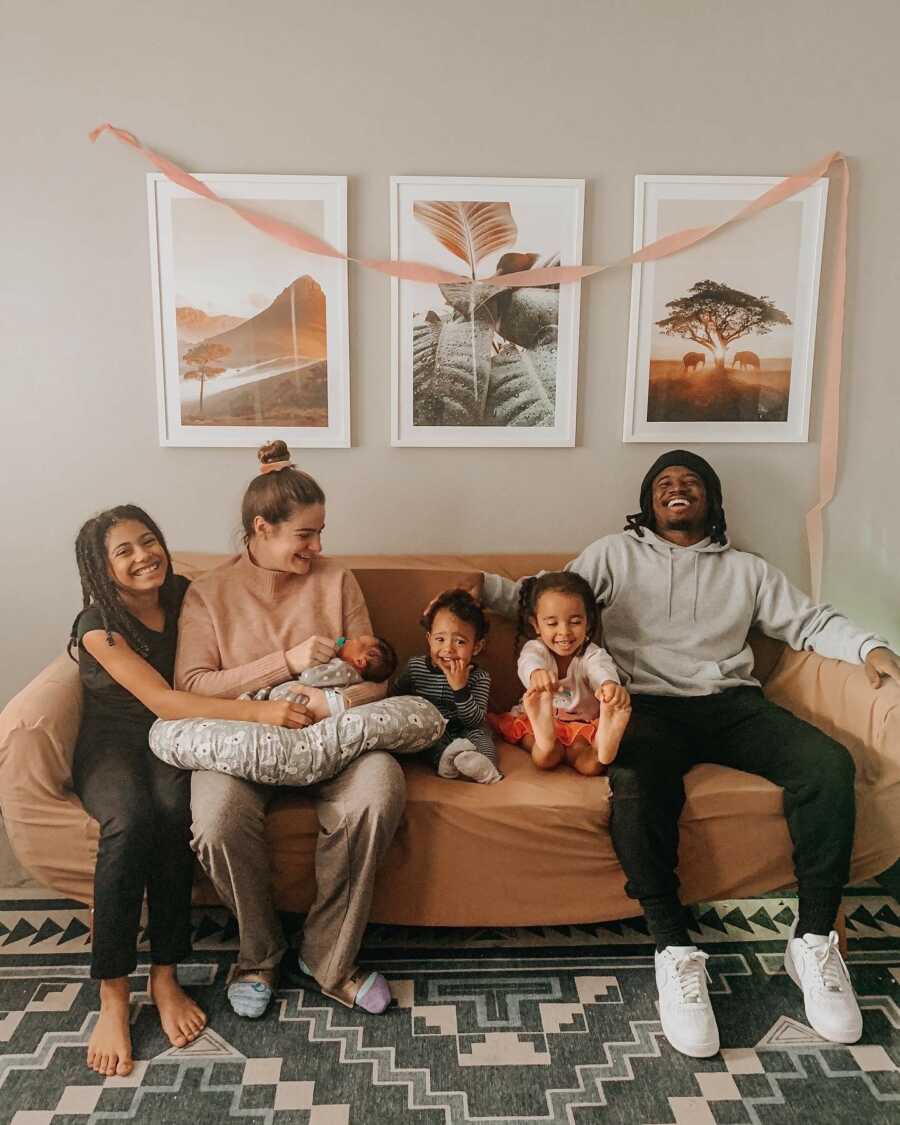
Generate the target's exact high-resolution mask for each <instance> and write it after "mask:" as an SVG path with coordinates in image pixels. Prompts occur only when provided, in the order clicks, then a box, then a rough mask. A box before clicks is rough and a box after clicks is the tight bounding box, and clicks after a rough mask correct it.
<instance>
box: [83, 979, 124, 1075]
mask: <svg viewBox="0 0 900 1125" xmlns="http://www.w3.org/2000/svg"><path fill="white" fill-rule="evenodd" d="M128 1001H129V995H128V977H118V978H117V979H115V980H104V981H101V982H100V1017H99V1019H98V1020H97V1022H96V1024H95V1025H94V1030H93V1032H92V1033H91V1037H90V1039H89V1040H88V1049H87V1064H88V1066H89V1067H90V1068H91V1070H95V1071H96V1072H97V1073H98V1074H103V1075H106V1076H107V1077H112V1075H114V1074H118V1075H119V1076H120V1077H124V1076H125V1075H126V1074H131V1071H132V1068H133V1067H134V1061H133V1060H132V1057H131V1030H130V1028H129V1025H128V1014H129V1008H128Z"/></svg>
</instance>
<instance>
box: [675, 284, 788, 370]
mask: <svg viewBox="0 0 900 1125" xmlns="http://www.w3.org/2000/svg"><path fill="white" fill-rule="evenodd" d="M666 308H667V309H671V310H672V312H671V313H670V314H669V315H668V316H667V317H665V318H664V319H663V320H658V321H657V322H656V325H657V327H658V328H660V329H661V330H662V331H663V332H664V333H665V335H667V336H683V337H685V339H688V340H693V342H694V343H695V344H697V345H698V346H699V347H701V348H705V349H706V351H708V352H711V353H712V355H713V356H714V357H715V361H716V366H715V370H716V372H717V373H718V374H724V372H725V349H726V348H727V347H728V346H729V344H733V343H734V341H735V340H740V339H741V338H742V337H743V336H749V335H750V334H751V333H752V334H754V335H757V336H764V335H766V333H768V332H771V331H772V329H773V328H774V327H775V326H776V325H778V324H790V323H791V318H790V317H789V316H788V315H787V313H785V312H782V311H781V309H779V308H776V307H775V304H774V302H773V301H770V300H769V298H768V297H754V296H753V295H752V294H750V293H743V292H741V290H740V289H732V288H731V287H730V286H729V285H723V284H722V283H721V282H720V281H709V280H707V281H698V282H697V283H696V284H694V285H692V286H691V288H690V290H689V292H688V296H686V297H678V298H677V299H676V300H674V301H667V302H666Z"/></svg>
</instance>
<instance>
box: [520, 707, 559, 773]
mask: <svg viewBox="0 0 900 1125" xmlns="http://www.w3.org/2000/svg"><path fill="white" fill-rule="evenodd" d="M522 706H523V707H524V708H525V714H526V715H527V716H528V718H529V719H530V721H531V729H532V731H534V744H533V745H532V747H531V760H532V761H533V762H534V764H535V765H536V766H538V767H540V769H544V770H550V769H553V767H554V766H558V765H559V763H560V762H561V761H562V759H563V749H562V747H561V746H560V745H558V744H557V741H556V728H555V727H554V725H553V696H552V695H551V694H550V692H549V691H532V690H529V691H526V692H525V694H524V696H523V697H522Z"/></svg>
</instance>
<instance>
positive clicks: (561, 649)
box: [531, 590, 588, 659]
mask: <svg viewBox="0 0 900 1125" xmlns="http://www.w3.org/2000/svg"><path fill="white" fill-rule="evenodd" d="M531 627H532V628H533V629H534V631H535V632H536V633H537V635H538V636H539V637H540V639H541V640H542V641H543V642H544V644H545V645H546V646H547V648H549V649H550V651H551V652H555V653H556V655H557V656H561V657H563V658H564V659H566V658H570V657H572V656H575V655H576V654H577V653H579V652H580V651H581V648H582V646H583V645H584V642H585V641H586V640H587V631H588V619H587V613H586V612H585V608H584V602H583V601H582V599H581V598H580V597H579V596H578V595H577V594H567V593H564V592H563V591H562V590H545V591H544V592H543V593H542V594H541V595H540V597H539V598H538V602H537V605H536V606H535V612H534V616H533V617H532V618H531Z"/></svg>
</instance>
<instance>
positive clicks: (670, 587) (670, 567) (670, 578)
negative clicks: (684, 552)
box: [667, 550, 675, 621]
mask: <svg viewBox="0 0 900 1125" xmlns="http://www.w3.org/2000/svg"><path fill="white" fill-rule="evenodd" d="M674 553H675V552H674V551H672V550H670V551H669V589H668V594H667V600H668V603H669V620H670V621H671V620H672V584H673V577H672V572H673V570H674V563H673V562H672V555H673V554H674Z"/></svg>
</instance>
